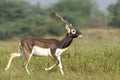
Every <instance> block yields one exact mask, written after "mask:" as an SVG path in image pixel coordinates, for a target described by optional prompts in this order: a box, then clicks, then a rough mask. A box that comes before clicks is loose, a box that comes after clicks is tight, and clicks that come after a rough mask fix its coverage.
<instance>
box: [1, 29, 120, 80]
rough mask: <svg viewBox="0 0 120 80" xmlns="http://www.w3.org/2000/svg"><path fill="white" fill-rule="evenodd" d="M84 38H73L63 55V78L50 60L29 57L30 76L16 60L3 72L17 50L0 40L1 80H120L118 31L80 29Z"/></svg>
mask: <svg viewBox="0 0 120 80" xmlns="http://www.w3.org/2000/svg"><path fill="white" fill-rule="evenodd" d="M82 33H83V38H81V39H75V40H74V42H73V43H72V45H71V46H70V48H69V49H68V50H67V51H66V52H64V53H63V54H62V64H63V70H64V72H65V75H64V76H62V75H61V74H60V71H59V68H58V67H56V68H54V69H52V70H51V71H44V68H46V67H49V66H51V65H52V64H54V61H53V60H52V59H51V58H49V57H40V58H36V57H32V59H31V60H30V63H29V65H28V69H29V70H30V72H31V74H30V75H28V74H27V73H26V72H25V70H24V69H23V68H22V62H23V58H22V57H21V58H15V59H14V60H13V62H12V64H11V67H10V69H9V70H8V71H4V68H5V67H6V64H7V62H8V59H9V54H10V53H12V52H15V51H18V42H19V40H17V41H16V40H15V41H0V80H120V35H119V33H120V30H118V29H88V30H82Z"/></svg>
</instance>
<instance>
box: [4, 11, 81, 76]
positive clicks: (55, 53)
mask: <svg viewBox="0 0 120 80" xmlns="http://www.w3.org/2000/svg"><path fill="white" fill-rule="evenodd" d="M52 12H53V13H54V14H55V16H56V17H58V18H59V19H60V20H61V21H62V22H63V23H65V24H66V30H67V33H66V35H65V37H64V38H63V39H62V40H57V39H42V38H28V39H23V40H21V41H20V42H19V48H20V51H19V52H16V53H12V54H11V55H10V58H9V62H8V64H7V66H6V68H5V70H7V69H8V68H9V67H10V64H11V61H12V59H13V58H15V57H20V56H24V57H25V59H24V62H23V67H24V68H25V70H26V72H27V73H28V74H30V72H29V70H28V68H27V66H28V63H29V61H30V59H31V57H32V56H37V57H39V56H50V57H52V58H53V59H54V60H55V61H56V63H55V64H54V65H52V66H51V67H49V68H45V70H51V69H52V68H54V67H56V66H57V65H58V66H59V68H60V72H61V74H63V75H64V72H63V69H62V64H61V54H62V53H63V52H64V51H65V50H67V49H68V47H69V46H70V44H71V42H72V41H73V39H74V38H77V37H82V34H81V32H79V31H77V30H75V29H74V28H73V26H72V25H71V24H69V23H68V22H67V21H66V20H64V19H63V17H61V16H60V15H59V14H58V13H57V12H56V11H53V10H52Z"/></svg>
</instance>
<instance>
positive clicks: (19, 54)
mask: <svg viewBox="0 0 120 80" xmlns="http://www.w3.org/2000/svg"><path fill="white" fill-rule="evenodd" d="M20 56H23V53H22V52H18V53H12V54H10V58H9V61H8V64H7V66H6V68H5V70H8V69H9V67H10V65H11V62H12V60H13V58H15V57H20Z"/></svg>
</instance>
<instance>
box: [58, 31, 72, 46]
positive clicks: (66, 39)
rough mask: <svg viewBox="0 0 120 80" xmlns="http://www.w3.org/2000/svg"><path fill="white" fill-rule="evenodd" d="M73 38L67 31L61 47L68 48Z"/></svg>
mask: <svg viewBox="0 0 120 80" xmlns="http://www.w3.org/2000/svg"><path fill="white" fill-rule="evenodd" d="M72 41H73V38H72V37H71V36H70V35H69V34H68V33H67V34H66V36H65V38H64V39H63V40H62V41H61V42H60V45H59V47H60V48H67V47H68V46H70V44H71V43H72Z"/></svg>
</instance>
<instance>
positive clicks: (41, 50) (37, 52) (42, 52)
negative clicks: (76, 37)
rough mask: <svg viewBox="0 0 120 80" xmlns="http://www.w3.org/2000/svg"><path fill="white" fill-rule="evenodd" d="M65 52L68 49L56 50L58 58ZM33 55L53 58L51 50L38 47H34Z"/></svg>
mask: <svg viewBox="0 0 120 80" xmlns="http://www.w3.org/2000/svg"><path fill="white" fill-rule="evenodd" d="M65 50H67V48H65V49H59V48H58V49H56V52H55V55H56V56H60V55H61V54H62V53H63V52H64V51H65ZM32 53H33V55H35V56H51V51H50V48H45V49H44V48H40V47H37V46H34V47H33V51H32Z"/></svg>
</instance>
